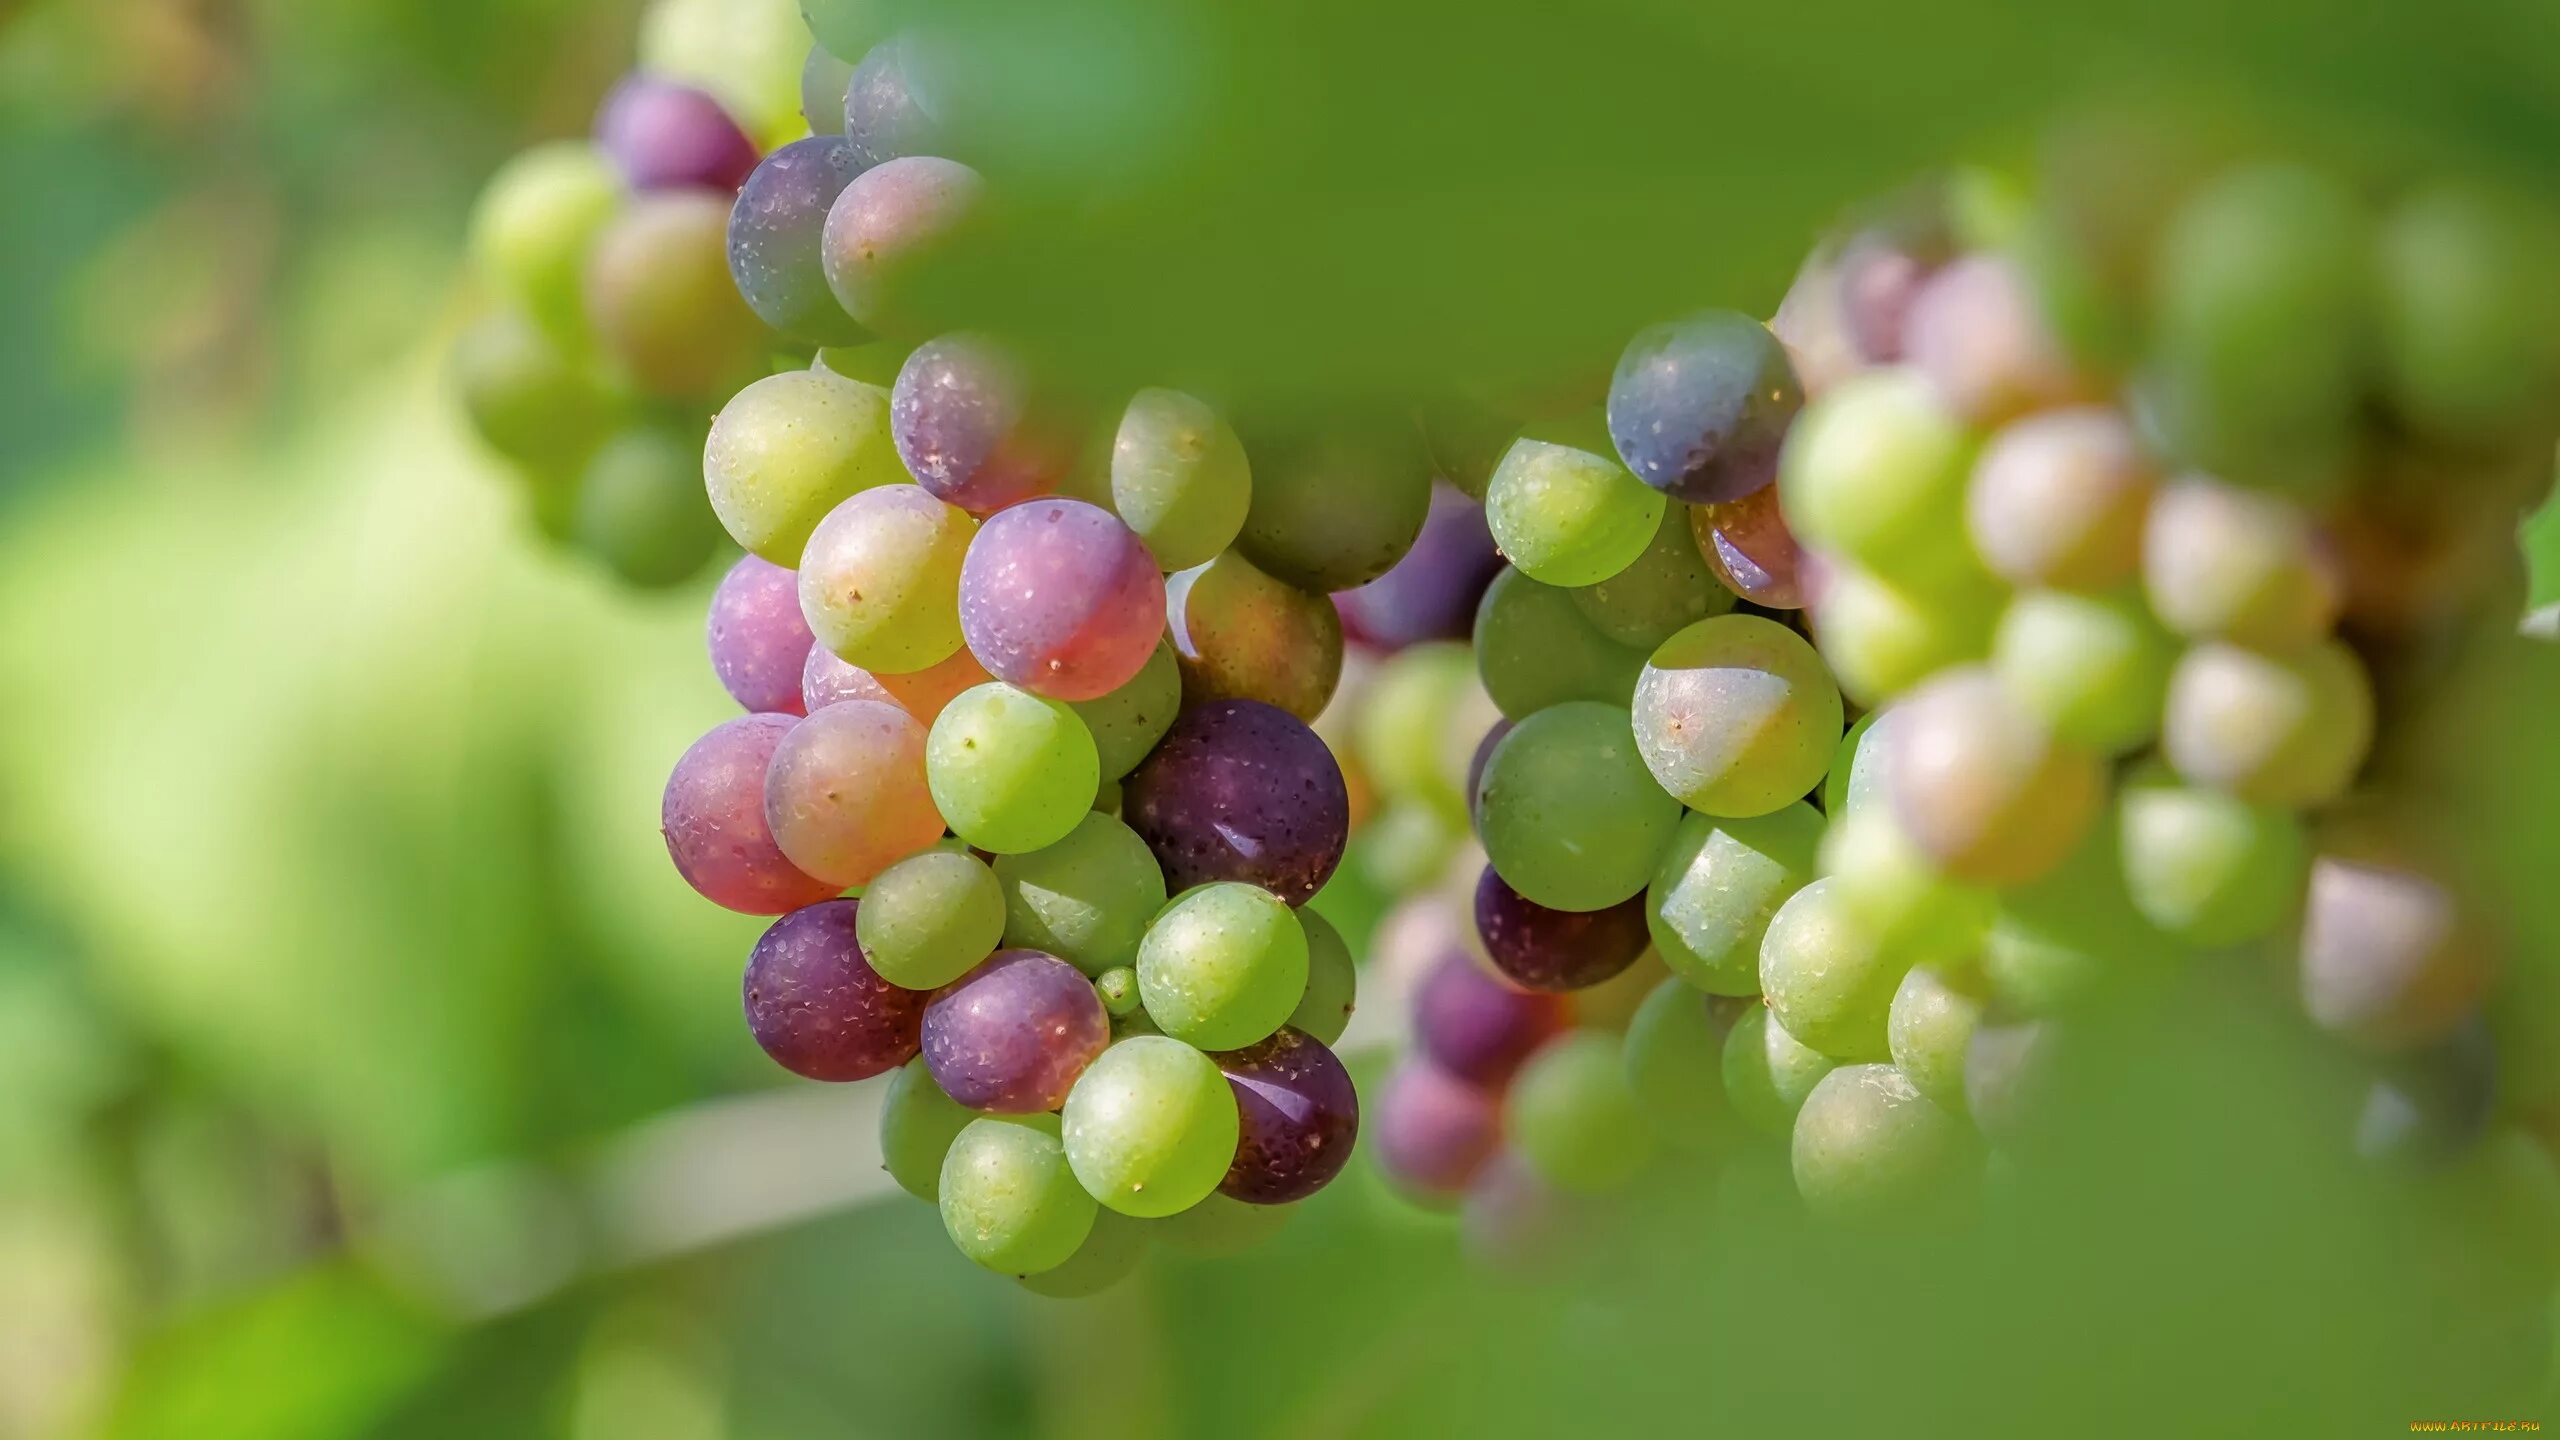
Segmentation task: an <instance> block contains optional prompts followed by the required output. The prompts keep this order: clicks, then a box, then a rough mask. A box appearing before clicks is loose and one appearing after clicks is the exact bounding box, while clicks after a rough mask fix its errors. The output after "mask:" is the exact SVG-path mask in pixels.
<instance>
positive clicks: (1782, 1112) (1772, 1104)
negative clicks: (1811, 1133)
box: [1723, 1001, 1840, 1139]
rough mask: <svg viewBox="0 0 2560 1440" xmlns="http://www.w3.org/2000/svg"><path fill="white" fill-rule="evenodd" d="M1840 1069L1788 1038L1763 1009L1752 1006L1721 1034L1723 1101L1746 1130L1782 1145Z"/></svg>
mask: <svg viewBox="0 0 2560 1440" xmlns="http://www.w3.org/2000/svg"><path fill="white" fill-rule="evenodd" d="M1839 1063H1840V1062H1839V1061H1837V1060H1834V1059H1832V1058H1831V1057H1830V1056H1828V1055H1825V1054H1823V1053H1822V1052H1821V1051H1819V1050H1816V1049H1814V1048H1813V1047H1812V1046H1810V1045H1807V1044H1806V1043H1804V1042H1803V1041H1801V1040H1798V1039H1797V1038H1796V1037H1794V1036H1793V1035H1790V1034H1788V1033H1787V1031H1786V1027H1785V1026H1782V1025H1780V1024H1779V1023H1778V1022H1777V1020H1776V1019H1775V1018H1773V1017H1772V1016H1771V1015H1770V1014H1769V1007H1768V1006H1767V1005H1764V1004H1761V1003H1759V1002H1758V1001H1754V1002H1753V1003H1752V1004H1751V1006H1750V1007H1749V1008H1748V1009H1745V1010H1744V1011H1743V1012H1742V1014H1741V1015H1740V1016H1738V1017H1737V1018H1736V1019H1735V1020H1734V1022H1733V1028H1732V1029H1730V1030H1728V1031H1726V1032H1725V1036H1724V1062H1723V1068H1724V1093H1725V1098H1726V1099H1727V1100H1729V1101H1731V1102H1732V1104H1733V1111H1734V1113H1735V1114H1736V1115H1738V1116H1740V1117H1742V1122H1743V1123H1744V1124H1746V1125H1749V1126H1750V1127H1751V1128H1752V1129H1754V1130H1757V1131H1759V1132H1760V1133H1762V1134H1764V1135H1774V1136H1777V1137H1778V1138H1780V1139H1784V1138H1786V1137H1787V1136H1788V1135H1789V1134H1792V1133H1793V1132H1794V1130H1795V1124H1796V1111H1797V1110H1798V1109H1800V1108H1802V1107H1803V1105H1804V1097H1806V1096H1807V1095H1810V1094H1812V1093H1813V1087H1814V1085H1815V1083H1816V1082H1817V1081H1819V1080H1821V1079H1822V1077H1823V1076H1825V1075H1828V1074H1830V1073H1831V1072H1832V1070H1833V1069H1834V1068H1835V1067H1837V1066H1838V1065H1839Z"/></svg>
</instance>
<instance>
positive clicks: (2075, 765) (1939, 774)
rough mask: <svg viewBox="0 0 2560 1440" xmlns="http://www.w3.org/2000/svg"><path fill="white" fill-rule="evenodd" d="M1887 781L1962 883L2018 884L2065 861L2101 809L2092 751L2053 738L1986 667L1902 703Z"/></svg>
mask: <svg viewBox="0 0 2560 1440" xmlns="http://www.w3.org/2000/svg"><path fill="white" fill-rule="evenodd" d="M1902 704H1903V718H1902V721H1901V723H1900V724H1899V725H1898V726H1897V727H1896V728H1895V730H1894V732H1893V756H1892V759H1891V761H1890V762H1889V765H1890V768H1889V769H1888V771H1887V772H1886V774H1887V780H1886V788H1887V790H1888V792H1889V793H1890V794H1891V796H1892V799H1893V814H1894V819H1895V820H1896V821H1897V822H1898V823H1899V824H1900V826H1901V827H1902V831H1903V833H1904V834H1906V835H1908V836H1910V837H1911V838H1912V840H1914V841H1915V842H1917V843H1918V844H1919V846H1920V849H1921V850H1922V852H1924V853H1925V854H1927V855H1928V856H1929V858H1930V859H1931V860H1932V861H1934V862H1936V863H1937V864H1938V865H1939V866H1941V867H1943V868H1944V870H1945V871H1946V873H1947V874H1948V875H1950V876H1953V877H1954V878H1956V879H1959V880H1967V881H1971V882H1974V883H1976V884H1982V885H2018V884H2023V883H2025V882H2026V881H2029V880H2032V879H2034V878H2036V877H2037V876H2039V875H2042V874H2044V873H2046V872H2047V871H2049V870H2051V869H2052V868H2053V867H2054V866H2055V865H2058V864H2060V863H2061V861H2062V859H2063V857H2065V856H2066V855H2068V854H2070V853H2071V849H2072V847H2073V846H2074V845H2075V844H2077V843H2078V841H2079V839H2080V837H2081V836H2082V835H2083V834H2085V833H2086V832H2087V830H2088V828H2089V823H2090V821H2091V820H2092V819H2093V818H2094V817H2095V816H2096V815H2097V813H2098V806H2099V804H2100V801H2101V799H2102V798H2103V796H2104V793H2105V789H2106V775H2105V772H2104V770H2103V768H2102V767H2101V766H2100V764H2099V762H2098V760H2097V757H2096V756H2094V755H2092V754H2090V753H2089V752H2088V751H2086V750H2083V749H2081V748H2079V747H2078V746H2075V745H2071V744H2068V743H2066V742H2063V741H2060V740H2056V739H2054V738H2053V737H2052V736H2051V735H2050V734H2049V733H2048V732H2047V731H2046V730H2045V728H2044V726H2043V725H2042V724H2041V723H2039V722H2038V721H2037V720H2036V718H2035V716H2034V715H2032V714H2030V713H2029V712H2028V711H2027V710H2026V708H2025V707H2024V706H2022V705H2020V704H2019V703H2018V702H2017V701H2016V700H2015V699H2013V698H2012V697H2011V696H2010V695H2009V693H2008V692H2007V691H2005V690H2003V689H2002V688H2001V686H2000V682H1999V680H1998V679H1997V678H1995V677H1994V676H1993V675H1992V674H1991V673H1990V672H1989V671H1988V670H1983V669H1965V670H1958V671H1952V672H1950V673H1948V674H1946V675H1942V676H1940V677H1938V678H1937V679H1934V680H1932V681H1930V682H1929V683H1928V684H1927V685H1926V686H1924V687H1922V688H1921V689H1919V690H1917V691H1915V692H1913V693H1912V695H1911V696H1910V698H1908V699H1907V700H1905V701H1903V702H1902Z"/></svg>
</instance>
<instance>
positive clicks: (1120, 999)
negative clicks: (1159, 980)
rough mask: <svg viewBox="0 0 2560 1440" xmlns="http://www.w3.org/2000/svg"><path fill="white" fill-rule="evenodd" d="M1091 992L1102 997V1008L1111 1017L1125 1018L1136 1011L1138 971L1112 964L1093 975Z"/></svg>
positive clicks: (1115, 1018)
mask: <svg viewBox="0 0 2560 1440" xmlns="http://www.w3.org/2000/svg"><path fill="white" fill-rule="evenodd" d="M1093 993H1094V994H1096V995H1099V996H1101V997H1102V1008H1103V1009H1104V1010H1107V1011H1109V1012H1110V1014H1111V1018H1112V1019H1114V1020H1126V1019H1127V1018H1129V1017H1130V1016H1132V1015H1135V1014H1137V1013H1138V1006H1139V1004H1140V1001H1139V998H1138V972H1137V971H1135V970H1133V969H1131V968H1129V967H1128V966H1126V965H1114V966H1112V967H1111V968H1110V969H1108V970H1105V971H1103V972H1102V973H1101V974H1099V975H1096V976H1094V977H1093Z"/></svg>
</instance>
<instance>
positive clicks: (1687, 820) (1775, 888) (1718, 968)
mask: <svg viewBox="0 0 2560 1440" xmlns="http://www.w3.org/2000/svg"><path fill="white" fill-rule="evenodd" d="M1822 826H1823V820H1822V816H1821V815H1819V814H1817V813H1816V812H1815V811H1814V809H1813V807H1812V806H1810V805H1805V804H1802V803H1798V804H1794V805H1789V806H1786V807H1784V808H1782V809H1780V810H1777V811H1775V812H1773V813H1771V814H1768V815H1762V816H1756V817H1754V818H1752V819H1748V820H1719V819H1716V818H1715V817H1713V816H1709V815H1698V814H1690V815H1684V816H1682V817H1681V820H1680V828H1679V829H1678V831H1676V832H1675V833H1674V834H1673V836H1672V840H1671V846H1670V848H1669V849H1667V850H1665V851H1664V852H1663V855H1662V863H1661V865H1660V867H1659V868H1658V869H1656V870H1655V871H1654V875H1653V880H1652V883H1651V884H1649V885H1648V886H1647V887H1646V889H1645V897H1644V902H1645V923H1646V926H1647V928H1648V930H1649V931H1650V933H1651V935H1652V939H1653V948H1654V949H1655V950H1656V951H1657V952H1659V953H1660V954H1661V956H1662V959H1663V963H1664V964H1666V965H1668V966H1670V967H1671V973H1672V974H1674V975H1677V976H1679V977H1680V978H1681V979H1682V980H1684V981H1686V982H1687V983H1689V984H1691V985H1694V986H1696V987H1698V988H1699V989H1701V990H1705V991H1707V992H1709V993H1711V994H1716V995H1757V994H1759V993H1760V941H1761V938H1762V937H1763V936H1764V935H1765V934H1767V932H1768V928H1769V917H1771V916H1773V915H1775V914H1777V913H1778V907H1779V906H1780V905H1783V904H1785V903H1786V901H1787V897H1789V896H1791V895H1793V894H1795V892H1796V891H1798V890H1800V889H1802V888H1804V887H1805V886H1806V885H1807V884H1809V883H1811V882H1812V880H1813V871H1814V852H1815V849H1816V847H1817V846H1818V845H1819V844H1820V842H1821V838H1822Z"/></svg>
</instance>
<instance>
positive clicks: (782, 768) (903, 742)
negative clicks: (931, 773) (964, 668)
mask: <svg viewBox="0 0 2560 1440" xmlns="http://www.w3.org/2000/svg"><path fill="white" fill-rule="evenodd" d="M925 773H926V772H925V728H924V727H923V726H922V725H919V724H917V723H916V721H915V717H914V716H912V715H909V714H908V713H907V712H906V711H904V710H901V709H899V708H898V707H897V706H895V705H883V704H881V703H880V702H879V701H876V700H847V701H845V702H843V703H841V704H837V705H830V706H828V707H826V708H825V709H823V710H820V711H819V712H817V713H816V714H814V715H811V716H810V717H809V718H808V719H806V720H803V721H801V722H800V723H799V724H797V725H794V726H792V727H791V732H790V733H789V734H787V735H785V736H783V737H782V743H781V744H780V745H777V746H775V747H774V751H773V761H772V764H771V765H770V766H769V767H768V769H767V770H766V772H765V782H764V815H765V824H766V825H767V826H768V827H769V828H770V829H771V830H772V831H773V839H774V843H775V844H777V845H779V846H781V847H782V853H783V854H784V855H786V856H788V857H790V860H791V863H792V864H794V865H796V866H798V867H799V868H800V869H801V870H802V871H804V872H806V873H807V874H810V875H814V876H816V877H818V878H819V879H821V880H824V881H826V882H827V883H828V884H830V885H834V886H836V887H837V888H839V889H843V888H847V887H851V886H857V885H868V884H870V883H871V880H872V877H874V876H876V875H878V874H879V873H880V872H881V871H883V870H886V869H888V868H889V867H890V866H891V865H893V864H895V863H896V862H898V861H900V860H903V859H905V858H906V857H908V856H910V855H913V854H915V853H916V852H917V851H919V850H922V849H924V848H925V847H926V846H928V845H931V844H932V843H933V842H934V841H936V840H939V839H941V838H942V819H943V817H942V815H941V813H940V812H939V811H938V810H936V809H935V806H934V797H933V793H932V791H931V790H930V789H929V788H927V786H926V783H925Z"/></svg>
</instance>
